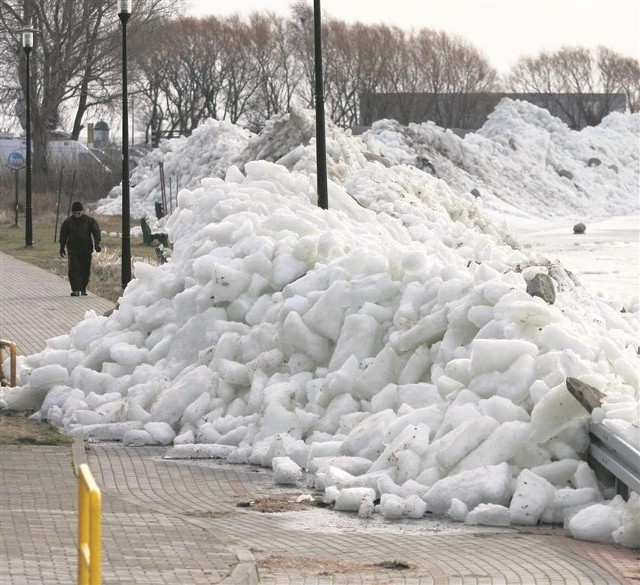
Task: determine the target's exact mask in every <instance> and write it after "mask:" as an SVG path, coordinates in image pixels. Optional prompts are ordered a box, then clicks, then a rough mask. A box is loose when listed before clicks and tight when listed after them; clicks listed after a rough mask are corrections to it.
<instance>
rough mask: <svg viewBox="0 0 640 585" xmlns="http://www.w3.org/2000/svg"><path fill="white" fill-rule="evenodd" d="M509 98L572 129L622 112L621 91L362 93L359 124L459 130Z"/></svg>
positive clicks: (483, 118)
mask: <svg viewBox="0 0 640 585" xmlns="http://www.w3.org/2000/svg"><path fill="white" fill-rule="evenodd" d="M504 98H509V99H512V100H522V101H526V102H529V103H532V104H534V105H536V106H538V107H540V108H545V109H547V110H548V111H549V112H550V113H551V115H553V116H555V117H556V118H559V119H560V120H562V121H563V122H564V123H565V124H567V126H569V127H570V128H572V129H573V130H581V129H582V128H584V127H585V126H596V125H598V124H599V123H600V122H601V120H602V119H603V118H604V117H605V116H607V115H608V114H610V113H611V112H624V111H625V108H626V99H625V96H624V94H621V93H616V94H605V93H589V94H569V93H363V94H361V95H360V124H361V125H362V126H371V124H373V122H375V121H376V120H384V119H391V120H397V121H398V122H400V123H401V124H405V125H406V124H409V123H411V122H415V123H418V124H420V123H423V122H428V121H431V122H434V123H435V124H437V125H438V126H441V127H443V128H451V129H455V130H458V131H460V132H461V133H465V132H471V131H475V130H478V129H479V128H481V127H482V125H483V124H484V123H485V121H486V120H487V117H488V116H489V114H491V112H493V110H494V109H495V107H496V106H497V105H498V103H499V102H500V100H502V99H504Z"/></svg>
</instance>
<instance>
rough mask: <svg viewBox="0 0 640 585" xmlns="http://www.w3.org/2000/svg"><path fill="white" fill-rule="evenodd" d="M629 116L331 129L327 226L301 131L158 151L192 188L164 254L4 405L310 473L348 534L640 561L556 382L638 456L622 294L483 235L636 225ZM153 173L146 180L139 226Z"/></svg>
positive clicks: (73, 427)
mask: <svg viewBox="0 0 640 585" xmlns="http://www.w3.org/2000/svg"><path fill="white" fill-rule="evenodd" d="M639 120H640V117H639V116H637V115H633V116H631V115H629V116H614V119H612V120H609V119H607V120H606V121H605V122H603V124H602V125H601V127H599V128H595V129H589V131H583V132H581V133H575V132H571V131H569V130H568V129H567V128H566V127H564V126H562V125H561V124H560V123H559V122H558V121H557V120H554V119H552V118H550V117H549V116H548V115H547V114H546V113H545V112H544V111H543V110H539V109H538V108H535V107H534V106H530V105H527V104H518V103H514V102H509V101H507V102H503V105H502V106H501V107H500V108H499V109H498V111H497V112H496V114H495V115H494V116H493V117H492V119H491V120H490V121H489V122H488V124H487V126H485V128H483V129H482V130H481V132H479V133H478V134H477V136H469V137H467V138H465V139H464V140H461V139H459V138H457V137H455V136H454V135H453V134H451V133H450V132H444V131H442V130H437V129H436V128H435V127H433V126H431V125H422V126H420V127H410V128H409V129H408V130H403V129H401V128H400V127H399V126H397V125H395V124H391V123H387V122H385V123H381V124H380V125H379V126H377V127H374V128H373V129H372V130H371V132H370V133H368V134H366V135H365V136H364V137H362V138H360V137H352V136H350V135H349V134H347V133H344V132H341V131H339V130H338V129H336V128H334V127H332V126H330V127H329V128H328V143H327V152H328V170H329V176H330V178H331V181H330V185H329V203H330V209H329V210H328V211H324V210H321V209H319V208H318V207H317V205H316V203H317V197H316V190H315V186H316V181H315V174H314V173H315V148H314V143H313V140H312V139H311V137H312V135H313V118H312V116H311V114H310V113H308V112H300V111H297V112H292V113H291V114H290V115H289V114H288V115H286V116H281V117H278V118H276V119H274V120H272V121H271V122H270V124H269V125H268V127H267V128H266V129H265V131H264V132H263V133H262V134H261V135H260V136H249V135H248V134H245V133H244V132H242V131H235V130H233V128H231V127H229V126H225V125H222V126H221V125H220V123H217V122H210V123H208V124H207V125H206V126H205V127H204V128H203V129H202V130H201V131H200V129H199V131H196V132H194V134H193V136H192V137H191V138H189V139H184V140H181V141H179V142H178V143H170V144H169V145H167V146H166V149H167V152H166V153H165V154H164V155H163V154H162V153H160V154H157V153H154V155H152V156H155V157H159V158H161V157H162V156H165V165H166V167H165V169H166V168H167V167H169V161H170V160H171V163H172V165H174V166H173V168H174V169H181V171H180V172H181V177H182V178H181V184H182V185H189V186H188V187H184V188H183V189H182V190H181V191H180V193H179V196H178V208H177V209H176V210H175V212H174V213H173V214H172V215H171V216H170V217H169V218H168V219H167V220H166V222H165V221H164V220H163V222H162V223H164V224H165V227H166V230H167V231H168V233H169V236H170V239H171V241H172V242H173V256H172V260H171V262H169V263H167V264H164V265H162V266H150V265H146V264H142V263H138V264H136V266H135V279H134V280H133V281H132V282H131V283H130V285H129V286H128V287H127V289H126V291H125V293H124V295H123V297H122V298H121V299H120V303H119V306H118V308H117V309H116V310H115V311H114V312H113V313H112V314H111V315H110V316H108V317H104V316H97V315H92V314H88V315H87V318H86V319H85V320H84V321H82V322H81V323H79V324H78V325H77V326H76V327H75V328H74V329H73V330H72V331H71V333H70V334H69V335H64V336H61V337H58V338H54V339H52V340H49V342H48V347H47V349H46V350H45V351H43V352H42V353H40V354H36V355H33V356H28V357H27V358H22V359H21V373H20V376H21V382H22V384H23V385H22V387H21V388H19V389H17V390H4V391H2V394H1V395H0V401H1V404H2V406H3V407H8V408H14V409H19V408H33V409H37V410H38V411H39V413H38V416H40V417H42V418H45V419H47V420H50V421H51V422H53V423H54V424H56V425H58V426H59V427H61V428H63V429H64V430H65V431H66V432H68V433H69V434H71V435H73V436H78V437H83V438H86V439H89V440H118V441H123V442H124V443H126V444H128V445H151V444H161V445H168V446H172V448H171V449H170V450H169V451H168V454H167V457H174V458H200V457H220V458H224V459H226V460H227V461H229V462H233V463H256V464H260V465H263V466H273V468H274V471H275V478H276V480H277V481H278V482H280V483H282V484H290V483H294V482H297V481H299V478H300V477H301V476H302V470H305V471H306V473H307V474H308V475H309V476H310V477H311V478H312V481H313V484H314V486H315V487H316V488H318V489H322V490H324V491H325V498H326V500H327V501H329V502H332V503H334V505H335V509H338V510H348V511H353V512H357V513H358V514H360V515H361V516H363V517H367V516H369V515H371V514H378V513H379V514H381V515H382V516H383V517H384V518H387V519H394V518H420V517H422V516H423V515H424V513H425V511H426V510H428V511H430V512H432V513H433V514H436V515H442V516H448V517H449V518H451V519H454V520H456V521H461V522H466V523H468V524H482V525H493V526H504V525H509V524H524V525H532V524H537V523H540V522H543V523H565V525H566V526H567V528H568V530H569V531H570V532H571V533H572V534H573V535H574V536H576V537H577V538H585V539H593V540H614V541H616V542H620V543H622V544H625V545H626V546H639V545H640V535H639V534H638V528H637V526H638V523H637V519H638V515H639V513H640V506H639V504H638V498H637V496H636V495H632V496H631V497H630V498H629V501H628V502H624V501H623V500H622V499H621V498H620V497H619V496H617V497H614V492H613V490H612V486H609V485H604V484H601V483H600V482H599V481H598V479H597V478H596V476H595V474H594V471H593V470H592V469H591V468H590V467H589V466H588V464H587V463H586V462H585V461H584V456H585V453H586V449H587V447H588V441H589V439H588V433H587V424H588V421H589V416H588V415H587V413H586V411H584V410H583V409H582V407H581V406H580V405H579V404H578V403H577V401H576V400H575V399H573V398H572V397H571V395H570V394H569V393H568V391H567V389H566V385H565V380H566V378H567V377H570V376H571V377H575V378H578V379H580V380H582V381H583V382H585V383H588V384H590V385H592V386H594V387H596V388H598V389H599V390H601V391H602V392H604V393H605V394H606V396H607V402H606V404H605V405H604V407H603V408H602V409H599V412H598V417H599V418H600V419H603V420H604V422H605V423H606V424H608V425H609V426H610V427H611V428H614V429H615V431H616V433H617V434H618V435H619V436H620V437H621V438H623V439H624V440H626V441H627V442H628V443H630V444H632V445H636V446H637V445H638V444H639V443H640V436H639V425H638V392H639V389H638V345H639V339H638V330H639V325H640V323H639V318H638V317H639V314H638V310H637V308H638V303H637V297H636V300H629V301H627V302H626V304H625V311H621V310H620V309H621V306H620V305H619V304H617V302H613V301H612V300H611V299H609V298H607V297H605V296H594V295H592V294H590V293H589V292H588V291H587V290H585V289H584V288H583V287H582V286H580V285H579V284H576V281H575V279H574V278H573V277H572V275H571V274H569V273H568V272H567V270H565V268H564V266H563V265H562V264H561V263H559V262H557V261H555V260H554V259H553V258H550V259H548V258H546V257H545V255H544V254H543V253H542V252H543V250H542V249H540V250H538V249H535V239H531V240H530V242H531V244H530V247H521V246H518V245H517V242H516V241H515V239H514V238H513V237H512V236H511V235H510V234H509V232H508V229H507V227H506V224H505V225H497V224H496V223H495V222H494V221H493V220H492V219H491V218H492V217H494V218H495V216H496V214H502V213H503V212H504V210H509V211H510V212H511V213H510V217H513V216H514V215H515V216H516V217H518V218H519V221H524V220H526V219H527V218H531V221H532V223H531V224H530V225H531V226H532V225H533V224H534V223H535V221H539V220H540V219H541V218H542V219H545V220H548V219H555V218H556V215H558V216H564V217H565V218H568V217H573V216H574V214H575V213H577V212H578V211H580V213H585V214H586V213H588V212H593V215H590V216H589V217H595V216H597V215H598V214H609V215H623V214H628V213H637V208H638V201H637V185H638V177H639V173H638V152H637V139H638V135H639V134H640V132H639V131H638V121H639ZM500 128H502V131H500ZM219 132H224V134H225V135H226V136H227V137H228V138H229V144H232V145H233V147H230V148H229V149H228V152H227V153H224V152H223V151H222V149H223V148H225V146H224V145H223V142H224V141H222V140H221V141H220V143H218V142H215V141H211V140H210V136H209V134H211V135H215V134H216V133H219ZM409 138H411V145H410V146H409ZM512 142H513V145H512ZM423 145H426V146H424V147H423ZM514 145H515V146H514ZM418 147H420V148H423V150H422V151H420V152H418V150H417V149H418ZM412 148H413V149H414V150H415V158H414V159H413V160H410V158H411V149H412ZM403 157H404V158H403ZM593 157H599V158H600V161H601V163H600V164H599V165H596V164H595V163H591V164H590V163H589V160H590V158H593ZM185 159H188V160H185ZM205 159H206V160H207V162H206V163H205V162H204V161H205ZM231 160H233V161H235V164H234V165H233V166H230V167H229V168H228V169H227V170H226V173H224V174H223V168H224V167H225V165H226V164H227V163H228V162H230V161H231ZM425 160H429V164H428V165H427V163H426V162H425ZM211 161H214V163H213V166H211V167H207V168H208V169H209V171H208V172H209V173H210V174H211V175H212V176H211V177H209V178H202V179H201V180H200V178H201V177H204V176H205V175H206V172H207V171H204V170H202V169H203V166H205V164H211ZM404 162H409V163H412V164H414V163H416V164H417V166H418V167H423V168H428V170H429V171H430V172H425V171H424V170H421V169H420V168H417V167H416V166H409V165H406V164H396V163H404ZM276 163H278V164H276ZM614 165H615V166H616V167H617V171H614V170H613V169H612V168H611V167H612V166H614ZM145 168H146V171H144V172H143V169H145ZM187 168H188V169H191V170H190V171H186V170H185V169H187ZM562 170H567V171H569V172H571V174H572V175H573V177H574V178H573V179H572V180H569V179H568V178H567V176H566V173H565V175H564V176H563V174H561V173H559V171H562ZM434 175H435V176H434ZM156 176H157V171H156V170H154V169H152V164H151V163H149V164H147V166H143V167H140V175H139V176H138V177H137V179H136V181H137V185H138V189H137V190H136V191H135V193H136V197H137V199H138V200H139V203H138V204H137V205H138V207H137V209H141V210H143V209H149V207H152V206H153V203H154V201H155V199H154V198H157V184H158V183H157V181H156ZM196 177H197V178H196ZM183 181H184V182H183ZM567 181H568V182H567ZM143 185H146V186H145V187H144V188H143V187H142V186H143ZM473 188H475V189H478V191H480V194H481V196H480V197H476V196H474V195H473V194H472V193H471V190H472V189H473ZM154 190H155V191H154ZM152 192H153V193H156V194H154V195H151V193H152ZM587 194H588V195H587ZM561 202H566V205H564V206H562V207H561ZM552 203H553V205H551V204H552ZM111 204H113V202H112V203H111ZM111 204H110V203H109V202H105V203H104V205H105V206H109V205H111ZM113 205H115V204H113ZM103 210H104V209H103ZM550 216H552V217H550ZM580 219H584V217H581V218H580ZM584 241H586V240H584ZM595 245H597V242H594V246H595ZM537 281H542V283H543V284H544V283H546V284H547V285H549V288H550V289H551V291H550V292H552V293H555V300H554V301H552V300H549V302H547V301H545V300H543V298H541V297H540V296H537V295H534V294H532V288H531V287H532V285H533V284H534V282H537Z"/></svg>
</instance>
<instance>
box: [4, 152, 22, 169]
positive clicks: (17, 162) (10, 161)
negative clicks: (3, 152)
mask: <svg viewBox="0 0 640 585" xmlns="http://www.w3.org/2000/svg"><path fill="white" fill-rule="evenodd" d="M7 165H8V166H10V167H11V168H12V169H21V168H22V167H23V166H24V165H25V162H24V156H22V153H21V152H16V151H14V152H12V153H10V154H9V157H8V158H7Z"/></svg>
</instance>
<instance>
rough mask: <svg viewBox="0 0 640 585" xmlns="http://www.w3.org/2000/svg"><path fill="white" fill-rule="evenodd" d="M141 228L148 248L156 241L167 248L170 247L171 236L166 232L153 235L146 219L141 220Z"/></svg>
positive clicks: (143, 239)
mask: <svg viewBox="0 0 640 585" xmlns="http://www.w3.org/2000/svg"><path fill="white" fill-rule="evenodd" d="M140 227H141V228H142V241H143V242H144V243H145V244H147V245H148V246H151V245H152V244H153V242H154V241H157V242H160V244H162V245H163V246H165V247H167V246H168V245H169V236H168V235H167V234H166V233H165V232H157V233H153V232H152V231H151V228H150V227H149V221H148V220H147V218H146V217H142V218H141V219H140Z"/></svg>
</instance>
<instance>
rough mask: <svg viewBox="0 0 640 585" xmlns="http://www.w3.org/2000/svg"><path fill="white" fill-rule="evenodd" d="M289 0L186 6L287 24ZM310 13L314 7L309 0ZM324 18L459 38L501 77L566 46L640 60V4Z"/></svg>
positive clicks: (331, 5)
mask: <svg viewBox="0 0 640 585" xmlns="http://www.w3.org/2000/svg"><path fill="white" fill-rule="evenodd" d="M291 3H292V1H291V0H191V6H192V8H191V10H190V11H189V14H190V15H193V16H204V15H208V14H215V15H217V16H225V15H229V14H232V13H234V12H237V13H240V14H249V13H251V12H253V11H255V10H260V11H264V10H270V11H272V12H275V13H276V14H280V15H283V16H288V15H289V14H290V10H289V7H290V5H291ZM308 3H309V5H310V6H312V5H313V1H312V0H308ZM321 6H322V12H323V16H324V15H327V16H330V17H333V18H338V19H340V20H344V21H347V22H356V21H360V22H365V23H380V22H384V23H386V24H389V25H396V26H399V27H401V28H403V29H406V30H411V29H412V28H414V29H419V28H432V29H436V30H444V31H446V32H448V33H453V34H456V35H459V36H461V37H463V38H464V39H465V40H467V41H469V42H470V43H472V44H473V45H474V46H475V47H476V48H477V49H478V50H480V51H481V52H482V53H483V54H484V55H485V57H486V58H487V59H488V60H489V62H490V63H491V64H492V65H493V66H494V67H495V68H496V69H498V71H499V72H500V73H505V72H507V71H508V69H509V68H510V67H511V65H513V64H514V63H515V61H516V60H517V59H518V58H519V57H520V56H523V55H526V56H537V55H538V54H539V53H540V52H542V51H543V50H549V51H555V50H557V49H559V48H560V47H561V46H563V45H570V46H581V47H589V48H595V47H596V46H598V45H604V46H606V47H609V48H610V49H613V50H614V51H617V52H618V53H621V54H623V55H625V56H630V57H635V58H636V59H640V0H321Z"/></svg>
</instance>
